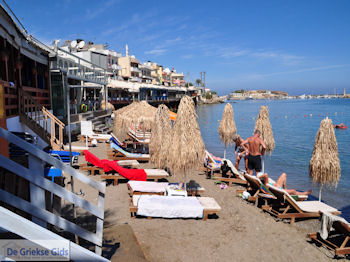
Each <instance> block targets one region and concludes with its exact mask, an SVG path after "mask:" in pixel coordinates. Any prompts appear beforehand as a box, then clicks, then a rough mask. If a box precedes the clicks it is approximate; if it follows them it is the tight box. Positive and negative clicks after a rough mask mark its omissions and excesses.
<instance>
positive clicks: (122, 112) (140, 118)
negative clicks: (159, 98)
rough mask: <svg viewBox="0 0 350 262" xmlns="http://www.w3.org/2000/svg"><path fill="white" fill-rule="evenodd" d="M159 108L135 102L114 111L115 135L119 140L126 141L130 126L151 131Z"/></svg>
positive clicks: (144, 102) (143, 102) (142, 102)
mask: <svg viewBox="0 0 350 262" xmlns="http://www.w3.org/2000/svg"><path fill="white" fill-rule="evenodd" d="M156 111H157V108H156V107H154V106H151V105H150V104H148V103H147V102H146V101H141V102H133V103H131V104H130V105H128V106H125V107H122V108H121V109H118V110H116V111H114V124H113V133H114V134H115V135H117V136H118V138H119V139H122V140H124V139H126V137H127V133H128V128H129V127H130V126H134V127H138V128H141V130H143V131H146V130H149V129H151V127H152V125H153V122H154V116H155V114H156Z"/></svg>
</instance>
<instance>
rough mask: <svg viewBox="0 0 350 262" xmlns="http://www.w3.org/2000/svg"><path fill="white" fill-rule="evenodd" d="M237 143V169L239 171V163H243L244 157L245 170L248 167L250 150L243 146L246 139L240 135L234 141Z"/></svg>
mask: <svg viewBox="0 0 350 262" xmlns="http://www.w3.org/2000/svg"><path fill="white" fill-rule="evenodd" d="M233 141H234V142H235V144H236V145H235V155H237V158H236V164H235V168H236V169H238V166H239V162H240V161H241V159H242V157H244V164H245V169H247V167H248V148H246V147H245V146H244V145H243V142H244V139H243V138H242V137H241V136H240V135H238V134H237V135H236V137H235V138H234V139H233Z"/></svg>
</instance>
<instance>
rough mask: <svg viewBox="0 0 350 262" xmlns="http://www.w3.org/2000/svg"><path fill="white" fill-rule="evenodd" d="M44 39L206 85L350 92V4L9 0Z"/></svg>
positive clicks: (323, 0)
mask: <svg viewBox="0 0 350 262" xmlns="http://www.w3.org/2000/svg"><path fill="white" fill-rule="evenodd" d="M6 2H7V3H8V5H9V6H10V7H11V8H12V10H13V11H14V13H15V14H16V16H17V17H18V18H19V19H20V21H21V22H22V24H23V25H24V26H25V28H26V29H27V31H28V32H29V33H30V34H33V35H34V36H35V37H36V38H37V39H39V40H41V41H42V42H44V43H48V44H49V43H51V42H52V41H53V40H54V39H61V41H62V42H63V41H64V40H66V39H70V40H73V39H77V38H80V39H84V40H85V41H92V42H94V43H103V44H105V43H107V44H108V46H109V48H110V49H113V50H115V51H118V52H122V53H123V55H125V45H126V44H128V46H129V53H131V54H133V55H135V56H136V58H138V59H139V60H140V61H141V62H146V61H149V60H150V61H153V62H157V63H158V64H160V65H163V66H164V67H169V68H175V69H176V71H177V72H183V73H184V74H185V76H186V80H187V77H188V76H189V80H190V82H192V83H195V80H196V79H199V78H200V72H206V85H207V87H208V88H210V89H212V90H215V91H217V92H218V93H219V94H221V95H224V94H228V93H230V92H232V91H235V90H238V89H244V90H255V89H268V90H280V91H286V92H288V93H289V94H291V95H297V94H304V93H306V94H325V93H331V94H334V93H343V91H344V88H346V90H347V92H349V93H350V15H349V14H350V1H349V0H231V1H188V0H187V1H152V0H148V1H128V0H106V1H91V0H60V1H48V0H31V1H23V0H6Z"/></svg>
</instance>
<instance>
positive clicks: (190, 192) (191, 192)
mask: <svg viewBox="0 0 350 262" xmlns="http://www.w3.org/2000/svg"><path fill="white" fill-rule="evenodd" d="M149 183H152V182H149ZM158 183H162V184H164V191H162V192H143V191H136V190H134V189H133V188H132V186H130V184H129V182H128V183H127V186H128V189H129V195H130V196H133V195H161V196H163V195H165V191H166V189H165V188H166V186H168V185H169V183H167V182H158ZM204 191H205V189H204V188H203V187H198V188H197V189H195V190H191V189H187V195H189V196H196V195H199V194H202V193H204Z"/></svg>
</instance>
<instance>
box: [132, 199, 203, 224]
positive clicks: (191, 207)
mask: <svg viewBox="0 0 350 262" xmlns="http://www.w3.org/2000/svg"><path fill="white" fill-rule="evenodd" d="M137 206H138V209H137V215H141V216H150V217H163V218H197V217H198V218H201V217H203V206H202V205H201V203H200V202H199V200H198V199H197V198H196V197H182V196H158V195H141V196H140V197H139V199H138V202H137Z"/></svg>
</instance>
